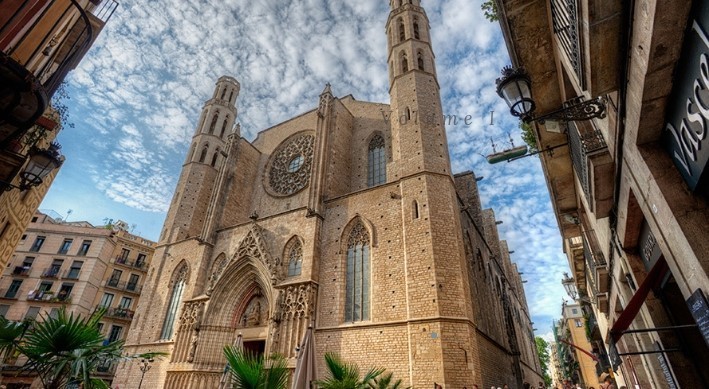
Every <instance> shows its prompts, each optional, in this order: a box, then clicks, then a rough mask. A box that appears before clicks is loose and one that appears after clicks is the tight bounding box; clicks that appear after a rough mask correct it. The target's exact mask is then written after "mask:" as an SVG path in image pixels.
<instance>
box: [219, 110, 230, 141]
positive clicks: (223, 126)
mask: <svg viewBox="0 0 709 389" xmlns="http://www.w3.org/2000/svg"><path fill="white" fill-rule="evenodd" d="M228 121H229V115H226V117H225V118H224V123H222V131H221V132H220V133H219V137H220V138H223V137H224V133H225V132H226V124H227V122H228Z"/></svg>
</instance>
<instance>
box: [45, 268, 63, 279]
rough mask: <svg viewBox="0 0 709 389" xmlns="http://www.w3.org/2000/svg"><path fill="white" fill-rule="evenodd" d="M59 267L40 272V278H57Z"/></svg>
mask: <svg viewBox="0 0 709 389" xmlns="http://www.w3.org/2000/svg"><path fill="white" fill-rule="evenodd" d="M60 270H61V268H60V267H55V266H52V267H48V268H46V269H44V271H43V272H42V278H59V271H60Z"/></svg>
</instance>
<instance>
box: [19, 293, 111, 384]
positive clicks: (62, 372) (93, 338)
mask: <svg viewBox="0 0 709 389" xmlns="http://www.w3.org/2000/svg"><path fill="white" fill-rule="evenodd" d="M104 313H105V310H98V311H96V312H94V313H93V314H92V315H91V316H89V317H88V318H82V317H81V316H78V315H77V316H74V314H73V313H72V314H67V312H66V310H65V309H64V308H63V307H62V308H61V309H60V310H59V312H58V313H57V315H56V317H52V316H49V315H47V316H45V317H44V318H43V320H42V321H38V322H36V323H34V325H33V327H32V328H31V329H30V330H29V331H28V333H27V335H26V336H25V338H24V340H23V341H22V342H21V343H20V345H19V346H18V349H19V351H20V352H21V353H22V354H24V355H25V356H27V358H28V362H27V363H26V364H25V366H24V369H25V370H30V371H34V372H36V373H37V375H38V376H39V378H40V379H41V381H42V385H43V386H44V387H45V388H48V389H55V388H60V387H64V386H65V385H67V384H68V383H77V384H78V383H81V384H83V387H84V388H86V389H90V388H108V385H106V383H105V382H104V381H103V380H101V379H98V378H92V377H91V373H92V372H93V371H95V369H96V367H97V366H99V364H102V363H107V362H110V361H115V360H118V359H120V358H121V352H122V346H123V342H122V341H115V342H110V343H107V344H104V338H103V335H101V332H100V331H99V330H98V322H99V320H101V318H102V317H103V314H104Z"/></svg>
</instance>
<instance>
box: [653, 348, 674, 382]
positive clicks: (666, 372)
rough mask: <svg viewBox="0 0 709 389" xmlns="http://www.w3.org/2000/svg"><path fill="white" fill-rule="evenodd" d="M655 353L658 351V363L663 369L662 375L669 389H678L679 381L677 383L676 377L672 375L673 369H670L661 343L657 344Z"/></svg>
mask: <svg viewBox="0 0 709 389" xmlns="http://www.w3.org/2000/svg"><path fill="white" fill-rule="evenodd" d="M655 351H658V353H657V361H658V362H659V364H660V369H662V375H663V376H664V377H665V380H666V381H667V387H668V388H669V389H677V381H675V375H674V374H673V373H672V368H671V367H670V364H669V362H668V361H667V357H666V356H665V353H664V352H662V345H660V343H659V342H655Z"/></svg>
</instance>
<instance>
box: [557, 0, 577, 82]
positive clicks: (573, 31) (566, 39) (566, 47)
mask: <svg viewBox="0 0 709 389" xmlns="http://www.w3.org/2000/svg"><path fill="white" fill-rule="evenodd" d="M580 11H581V10H580V9H579V4H578V2H577V1H576V0H552V1H551V20H552V30H553V31H554V35H555V36H556V40H557V42H558V45H559V46H561V51H562V52H563V53H564V54H565V55H566V59H567V60H568V61H569V65H570V66H571V69H573V73H574V74H575V75H576V78H577V80H578V83H579V85H580V86H581V88H582V89H583V88H584V74H583V55H582V52H581V49H582V45H581V39H580V36H579V35H580V34H579V16H580V15H579V14H580Z"/></svg>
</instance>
